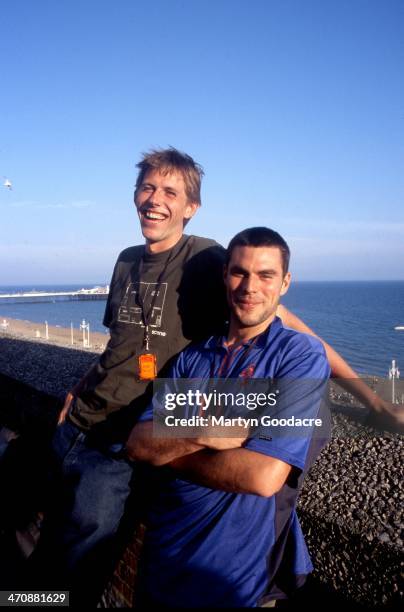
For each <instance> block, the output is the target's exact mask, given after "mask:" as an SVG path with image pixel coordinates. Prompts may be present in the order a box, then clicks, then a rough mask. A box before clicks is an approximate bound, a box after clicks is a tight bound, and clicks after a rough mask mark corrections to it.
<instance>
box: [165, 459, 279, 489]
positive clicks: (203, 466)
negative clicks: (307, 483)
mask: <svg viewBox="0 0 404 612" xmlns="http://www.w3.org/2000/svg"><path fill="white" fill-rule="evenodd" d="M170 466H171V467H172V468H173V469H175V470H178V471H179V472H181V474H183V475H184V476H185V477H187V478H189V479H190V480H192V481H193V482H195V483H196V484H200V485H202V486H205V487H209V488H211V489H219V490H221V491H226V492H229V493H250V494H254V495H261V496H264V497H270V496H271V495H274V494H275V493H277V492H278V491H279V490H280V488H281V487H282V486H283V484H284V483H285V481H286V479H287V477H288V475H289V472H290V470H291V466H290V465H288V464H287V463H285V462H283V461H280V460H279V459H275V458H274V457H268V456H266V455H263V454H261V453H256V452H254V451H250V450H247V449H244V448H237V449H232V450H225V451H212V450H201V451H199V452H197V453H194V454H192V455H188V456H186V457H181V458H179V459H176V460H174V461H172V462H171V463H170Z"/></svg>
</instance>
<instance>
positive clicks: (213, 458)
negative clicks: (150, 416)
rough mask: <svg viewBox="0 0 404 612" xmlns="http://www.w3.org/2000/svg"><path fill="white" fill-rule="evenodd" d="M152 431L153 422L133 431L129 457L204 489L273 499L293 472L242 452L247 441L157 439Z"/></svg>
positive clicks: (281, 464) (274, 461)
mask: <svg viewBox="0 0 404 612" xmlns="http://www.w3.org/2000/svg"><path fill="white" fill-rule="evenodd" d="M152 431H153V424H152V422H151V421H147V422H145V423H139V424H138V425H136V426H135V427H134V428H133V430H132V432H131V434H130V436H129V439H128V441H127V443H126V452H127V455H128V457H129V458H130V459H131V460H137V461H146V462H147V463H151V464H152V465H155V466H161V465H167V464H168V465H170V467H172V468H174V469H175V470H178V471H179V472H181V473H182V474H183V475H184V476H185V477H187V478H190V479H191V480H192V481H193V482H195V483H197V484H200V485H202V486H205V487H210V488H212V489H220V490H222V491H227V492H230V493H252V494H254V495H261V496H264V497H270V496H271V495H274V494H275V493H277V492H278V491H279V490H280V489H281V487H282V486H283V485H284V483H285V482H286V479H287V477H288V475H289V473H290V471H291V466H290V465H289V464H288V463H285V462H284V461H281V460H279V459H276V458H274V457H268V456H267V455H263V454H262V453H257V452H255V451H250V450H248V449H245V448H242V447H241V444H242V443H243V442H244V441H245V438H208V437H203V438H195V439H191V438H154V437H153V433H152Z"/></svg>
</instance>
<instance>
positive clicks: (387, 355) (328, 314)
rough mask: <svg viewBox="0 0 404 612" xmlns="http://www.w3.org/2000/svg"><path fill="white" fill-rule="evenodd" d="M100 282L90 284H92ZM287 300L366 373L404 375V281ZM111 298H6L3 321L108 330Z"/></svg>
mask: <svg viewBox="0 0 404 612" xmlns="http://www.w3.org/2000/svg"><path fill="white" fill-rule="evenodd" d="M96 284H97V283H88V284H86V285H85V288H91V287H93V286H95V285H96ZM82 288H83V285H82V284H81V285H78V284H77V285H35V286H33V285H25V286H0V295H1V294H2V293H16V292H29V291H33V290H37V291H48V292H52V291H77V290H79V289H82ZM282 301H283V303H284V304H285V306H286V307H287V308H289V309H290V310H292V312H293V313H295V314H296V315H298V316H299V317H300V318H301V319H303V321H304V322H305V323H306V324H308V325H309V326H310V327H311V328H312V329H313V330H314V331H315V332H316V333H317V334H319V335H320V336H321V337H322V338H324V340H326V341H327V342H329V343H330V344H331V345H332V346H333V347H334V348H335V349H336V350H337V351H338V352H339V353H341V355H342V356H343V357H344V358H345V359H346V360H347V361H348V363H349V364H350V365H351V366H352V367H353V368H354V369H355V370H356V371H358V372H359V373H360V374H369V375H377V376H384V377H386V376H388V371H389V368H390V366H391V362H392V359H395V360H396V365H397V367H398V368H399V369H400V367H401V369H402V371H403V375H404V330H403V331H397V330H395V329H394V328H395V327H396V326H404V281H349V282H345V281H338V282H337V281H328V282H323V281H318V282H309V281H307V282H303V281H302V282H295V283H293V284H292V286H291V287H290V289H289V292H288V294H287V295H286V296H284V297H283V298H282ZM105 304H106V301H105V300H96V301H67V300H65V299H63V298H53V299H52V301H50V302H49V301H47V302H24V303H22V302H19V303H17V302H13V303H9V302H8V301H7V302H6V300H2V299H1V298H0V320H2V319H4V318H8V317H9V318H13V319H22V320H26V321H34V322H37V323H43V324H44V323H45V321H47V322H48V324H49V325H58V326H61V327H70V325H71V323H73V326H74V327H75V328H77V329H78V328H79V326H80V324H81V323H82V321H83V319H84V320H85V321H86V323H89V324H90V329H91V330H92V331H98V332H101V333H103V332H104V333H107V330H106V329H105V327H104V326H103V325H102V319H103V314H104V309H105Z"/></svg>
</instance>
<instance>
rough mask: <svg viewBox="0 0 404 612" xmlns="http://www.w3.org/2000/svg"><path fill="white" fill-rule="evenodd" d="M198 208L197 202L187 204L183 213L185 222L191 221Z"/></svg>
mask: <svg viewBox="0 0 404 612" xmlns="http://www.w3.org/2000/svg"><path fill="white" fill-rule="evenodd" d="M198 208H199V204H198V202H188V204H187V205H186V208H185V212H184V219H186V220H187V221H189V219H192V217H193V216H194V214H195V213H196V211H197V210H198Z"/></svg>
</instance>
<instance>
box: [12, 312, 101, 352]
mask: <svg viewBox="0 0 404 612" xmlns="http://www.w3.org/2000/svg"><path fill="white" fill-rule="evenodd" d="M2 336H8V337H14V338H23V339H24V340H33V341H35V342H39V343H43V342H45V343H49V344H56V345H59V346H69V347H70V348H75V349H78V350H91V351H92V352H94V353H100V352H102V351H103V350H104V348H105V346H106V345H107V342H108V340H109V334H102V333H100V332H91V330H90V344H89V346H85V345H84V342H83V331H82V330H80V329H77V328H76V329H73V338H72V331H71V329H68V328H66V327H60V326H59V325H57V326H55V325H48V333H47V334H46V328H45V325H43V324H40V323H35V322H32V321H25V320H21V319H9V318H7V319H5V318H1V319H0V337H2ZM72 340H73V341H72Z"/></svg>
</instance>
